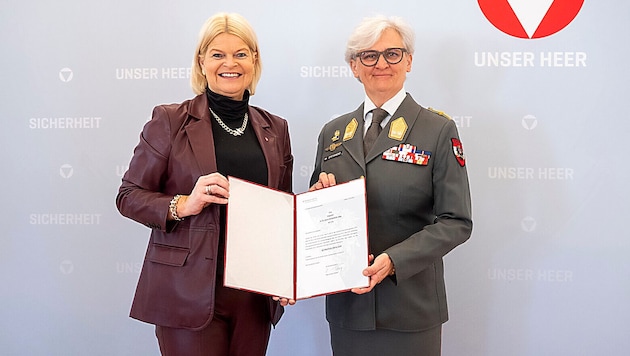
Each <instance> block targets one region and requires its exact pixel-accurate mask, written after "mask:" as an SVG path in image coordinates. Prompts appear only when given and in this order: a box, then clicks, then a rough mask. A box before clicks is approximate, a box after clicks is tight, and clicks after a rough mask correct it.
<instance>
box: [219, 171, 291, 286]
mask: <svg viewBox="0 0 630 356" xmlns="http://www.w3.org/2000/svg"><path fill="white" fill-rule="evenodd" d="M228 180H229V182H230V197H229V199H228V206H227V215H226V220H227V226H226V232H225V235H226V237H225V271H224V277H223V278H224V281H223V283H224V285H225V286H227V287H231V288H237V289H244V290H248V291H252V292H258V293H262V294H267V295H272V296H279V297H285V298H291V299H294V294H295V287H294V285H295V283H294V246H293V241H294V239H293V236H294V218H293V215H294V195H293V194H291V193H286V192H282V191H277V190H274V189H270V188H268V187H265V186H261V185H258V184H255V183H251V182H248V181H245V180H242V179H238V178H234V177H228ZM219 253H221V252H219Z"/></svg>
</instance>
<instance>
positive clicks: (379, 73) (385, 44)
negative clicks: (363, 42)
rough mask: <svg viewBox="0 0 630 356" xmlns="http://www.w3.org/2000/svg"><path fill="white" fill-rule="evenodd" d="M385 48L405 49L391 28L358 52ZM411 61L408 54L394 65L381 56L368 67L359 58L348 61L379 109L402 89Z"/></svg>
mask: <svg viewBox="0 0 630 356" xmlns="http://www.w3.org/2000/svg"><path fill="white" fill-rule="evenodd" d="M387 48H405V45H404V43H403V40H402V37H401V36H400V34H399V33H398V32H397V31H396V30H394V29H391V28H388V29H386V30H385V31H383V33H382V35H381V37H380V38H379V39H378V41H376V43H374V45H373V46H371V47H370V48H364V49H362V50H361V51H359V52H362V51H367V50H376V51H384V50H386V49H387ZM411 61H412V56H411V54H408V53H405V54H404V55H403V59H402V60H401V61H400V62H399V63H396V64H389V63H387V61H385V58H383V56H379V58H378V62H377V63H376V65H374V66H372V67H368V66H365V65H363V64H362V63H361V61H360V60H359V58H354V59H351V60H350V68H351V69H352V73H354V76H355V77H356V78H358V79H359V80H360V81H361V83H363V86H364V88H365V93H366V94H367V96H368V97H369V98H370V99H371V100H372V102H374V104H375V105H376V106H379V107H380V106H381V105H383V104H384V103H385V102H386V101H387V100H389V99H391V98H392V97H393V96H394V95H396V93H398V92H399V91H400V90H401V89H402V88H403V85H404V84H405V79H406V78H407V73H408V72H410V71H411Z"/></svg>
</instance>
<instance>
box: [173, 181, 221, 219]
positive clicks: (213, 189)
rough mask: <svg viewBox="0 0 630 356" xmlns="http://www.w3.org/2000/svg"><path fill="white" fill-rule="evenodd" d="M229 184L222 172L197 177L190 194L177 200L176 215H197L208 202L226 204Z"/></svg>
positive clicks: (182, 216)
mask: <svg viewBox="0 0 630 356" xmlns="http://www.w3.org/2000/svg"><path fill="white" fill-rule="evenodd" d="M229 190H230V184H229V183H228V180H227V178H225V177H224V176H223V175H222V174H220V173H218V172H215V173H210V174H208V175H205V176H201V177H199V178H198V179H197V182H196V183H195V187H194V188H193V190H192V192H191V193H190V195H184V196H182V197H181V198H180V199H179V201H178V202H177V216H179V217H180V218H184V217H186V216H191V215H197V214H199V213H200V212H201V211H202V210H203V208H205V207H207V206H208V205H210V204H227V202H228V197H229V196H230V193H229Z"/></svg>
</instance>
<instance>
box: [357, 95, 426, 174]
mask: <svg viewBox="0 0 630 356" xmlns="http://www.w3.org/2000/svg"><path fill="white" fill-rule="evenodd" d="M419 113H420V105H418V104H417V103H416V102H415V101H414V100H413V98H412V97H411V95H409V93H407V96H406V97H405V100H403V102H402V103H401V104H400V106H399V107H398V109H396V112H394V113H393V114H392V117H391V119H390V120H389V122H388V123H387V125H385V127H384V128H383V131H382V132H381V134H380V135H379V136H378V138H377V139H376V142H374V146H373V147H372V150H370V152H369V154H368V155H367V156H366V157H365V163H366V164H367V163H368V162H370V161H371V160H373V159H374V158H376V157H380V156H381V155H382V154H383V152H385V151H386V150H388V149H390V148H392V147H394V146H398V145H400V144H401V143H404V142H405V140H406V139H407V137H408V136H409V132H410V131H411V128H412V127H413V125H414V124H415V122H416V119H417V118H418V115H419ZM399 118H402V120H404V122H405V124H406V125H407V129H406V130H405V133H404V135H403V136H402V138H401V139H400V140H399V139H397V138H392V137H391V135H390V130H391V126H392V122H394V121H395V120H398V119H399Z"/></svg>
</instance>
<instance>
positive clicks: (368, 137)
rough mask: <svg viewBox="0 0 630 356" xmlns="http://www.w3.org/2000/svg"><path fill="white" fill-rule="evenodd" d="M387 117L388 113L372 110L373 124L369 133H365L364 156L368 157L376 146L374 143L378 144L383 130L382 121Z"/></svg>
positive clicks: (379, 109)
mask: <svg viewBox="0 0 630 356" xmlns="http://www.w3.org/2000/svg"><path fill="white" fill-rule="evenodd" d="M386 116H387V111H385V110H383V109H381V108H376V109H373V110H372V123H371V124H370V127H368V130H367V132H366V133H365V137H364V138H363V154H364V155H365V156H367V153H368V152H370V149H372V146H374V142H376V138H377V137H378V134H380V133H381V130H382V129H383V128H382V127H381V121H383V119H384V118H385V117H386Z"/></svg>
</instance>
